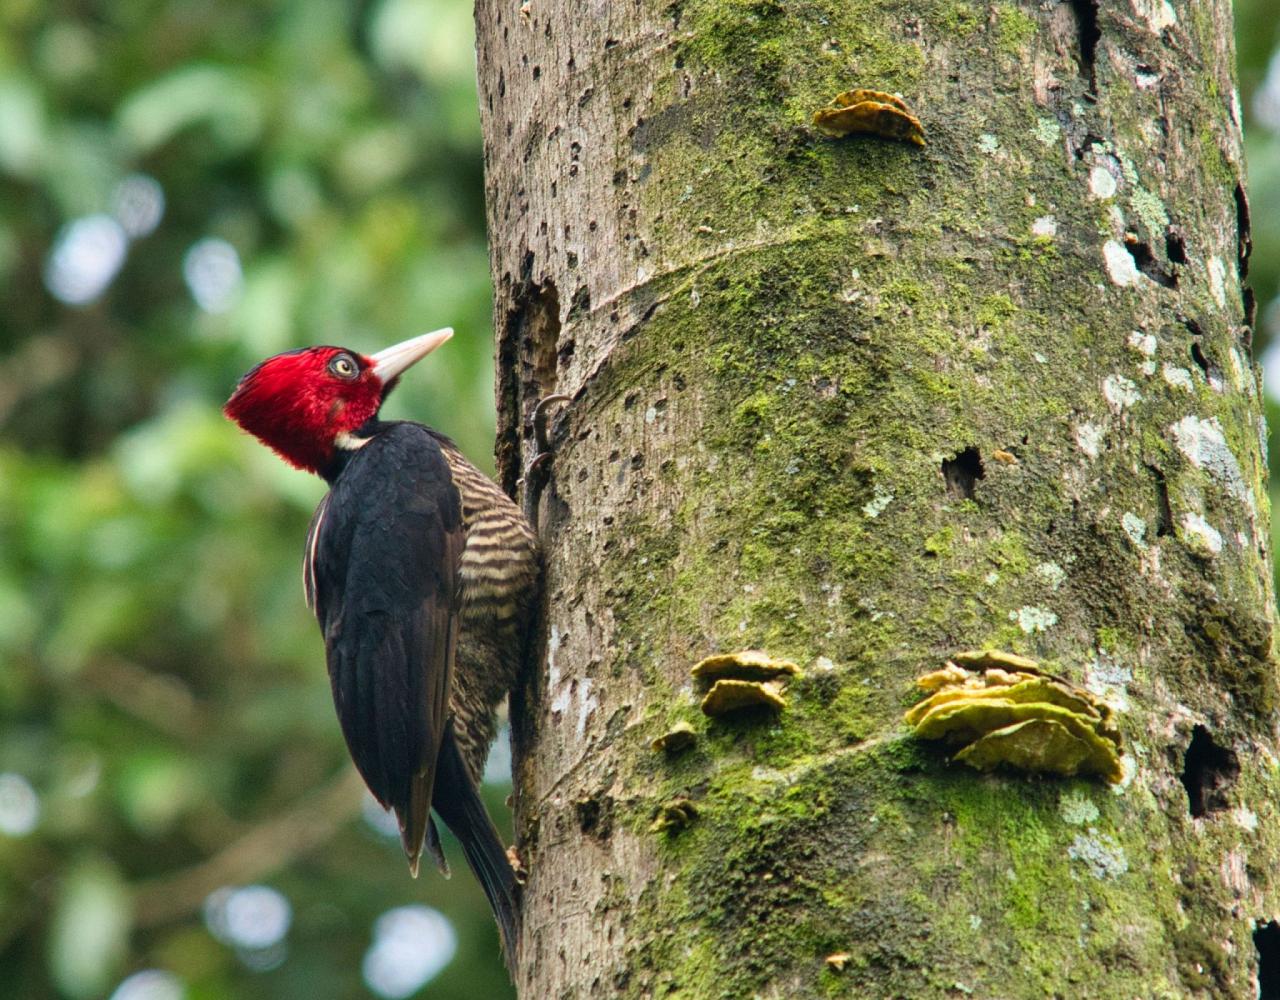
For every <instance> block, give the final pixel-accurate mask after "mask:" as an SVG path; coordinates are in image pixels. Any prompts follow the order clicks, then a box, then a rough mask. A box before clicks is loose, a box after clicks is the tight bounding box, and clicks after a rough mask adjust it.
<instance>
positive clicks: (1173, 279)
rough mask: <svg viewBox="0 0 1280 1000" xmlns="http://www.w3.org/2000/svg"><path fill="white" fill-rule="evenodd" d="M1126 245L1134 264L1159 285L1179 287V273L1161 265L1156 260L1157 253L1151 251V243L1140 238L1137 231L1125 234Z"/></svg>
mask: <svg viewBox="0 0 1280 1000" xmlns="http://www.w3.org/2000/svg"><path fill="white" fill-rule="evenodd" d="M1124 246H1125V249H1126V250H1128V251H1129V256H1130V257H1132V258H1133V263H1134V265H1135V266H1136V267H1137V268H1138V270H1139V271H1141V272H1142V273H1143V274H1145V275H1146V276H1147V277H1148V278H1150V279H1151V280H1152V281H1154V282H1155V283H1156V284H1157V285H1162V286H1163V287H1165V288H1177V287H1178V275H1177V274H1176V273H1174V272H1172V271H1166V270H1165V269H1164V268H1162V267H1161V266H1160V262H1159V261H1158V260H1156V255H1155V254H1154V253H1152V252H1151V244H1150V243H1145V242H1143V241H1142V240H1140V239H1139V238H1138V236H1137V234H1136V233H1125V234H1124Z"/></svg>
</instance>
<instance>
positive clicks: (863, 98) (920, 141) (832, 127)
mask: <svg viewBox="0 0 1280 1000" xmlns="http://www.w3.org/2000/svg"><path fill="white" fill-rule="evenodd" d="M813 124H814V125H815V126H816V127H817V129H818V131H819V132H821V133H823V135H829V136H832V137H833V138H841V137H843V136H846V135H853V134H855V133H858V134H863V135H878V136H881V137H883V138H885V139H899V140H901V141H902V142H909V143H912V144H914V145H916V146H923V145H924V126H923V125H921V124H920V120H919V119H918V118H916V116H915V115H913V114H912V113H911V109H910V108H908V107H907V104H906V102H905V101H904V100H902V98H900V97H897V96H895V95H893V94H886V93H883V92H882V91H879V90H863V89H858V90H847V91H845V92H844V93H842V94H837V95H836V96H835V97H834V98H832V100H831V102H830V103H829V104H828V105H827V106H826V107H825V108H820V109H819V110H818V111H815V112H814V115H813Z"/></svg>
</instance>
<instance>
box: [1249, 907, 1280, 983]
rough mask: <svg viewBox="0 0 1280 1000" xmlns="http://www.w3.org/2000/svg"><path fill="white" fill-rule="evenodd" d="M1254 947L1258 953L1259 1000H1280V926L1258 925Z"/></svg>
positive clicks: (1274, 923)
mask: <svg viewBox="0 0 1280 1000" xmlns="http://www.w3.org/2000/svg"><path fill="white" fill-rule="evenodd" d="M1253 947H1254V948H1255V949H1256V950H1257V952H1258V1000H1280V924H1277V923H1276V922H1275V921H1274V920H1268V921H1267V922H1266V923H1265V924H1258V926H1257V928H1256V929H1255V930H1254V932H1253Z"/></svg>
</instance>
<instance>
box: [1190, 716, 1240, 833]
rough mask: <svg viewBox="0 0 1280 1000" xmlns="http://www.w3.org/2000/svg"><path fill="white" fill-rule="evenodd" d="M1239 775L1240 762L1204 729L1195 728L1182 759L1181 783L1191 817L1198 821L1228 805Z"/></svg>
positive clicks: (1201, 727)
mask: <svg viewBox="0 0 1280 1000" xmlns="http://www.w3.org/2000/svg"><path fill="white" fill-rule="evenodd" d="M1239 775H1240V761H1239V759H1238V758H1237V757H1236V755H1235V753H1234V752H1233V751H1231V750H1230V749H1228V748H1227V747H1223V746H1219V745H1218V744H1217V743H1215V742H1214V739H1213V736H1212V734H1210V732H1209V730H1208V729H1206V728H1205V727H1204V726H1196V727H1195V729H1194V730H1192V733H1191V742H1190V743H1189V744H1188V745H1187V752H1186V755H1185V756H1184V758H1183V767H1182V784H1183V786H1184V787H1185V788H1186V790H1187V799H1188V800H1189V802H1190V805H1191V815H1192V816H1194V817H1196V818H1199V817H1201V816H1206V815H1208V814H1209V813H1215V812H1221V811H1222V810H1224V809H1226V808H1227V806H1228V804H1229V803H1228V792H1229V791H1230V790H1231V785H1232V784H1233V783H1234V782H1235V780H1236V778H1237V777H1239Z"/></svg>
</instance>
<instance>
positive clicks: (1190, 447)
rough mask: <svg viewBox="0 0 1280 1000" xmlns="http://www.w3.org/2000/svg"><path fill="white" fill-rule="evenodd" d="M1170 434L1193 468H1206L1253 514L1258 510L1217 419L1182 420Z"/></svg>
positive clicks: (1187, 418)
mask: <svg viewBox="0 0 1280 1000" xmlns="http://www.w3.org/2000/svg"><path fill="white" fill-rule="evenodd" d="M1169 431H1170V432H1171V433H1172V434H1173V440H1174V443H1175V444H1176V445H1177V446H1178V450H1179V451H1181V452H1182V453H1183V454H1184V455H1186V456H1187V458H1189V459H1190V460H1191V464H1192V465H1194V466H1195V467H1196V468H1197V469H1204V471H1205V472H1207V473H1209V475H1210V476H1211V477H1212V478H1213V479H1216V480H1217V481H1218V482H1219V483H1220V484H1221V485H1222V486H1223V487H1224V488H1225V489H1226V491H1227V492H1228V493H1230V494H1231V495H1232V496H1233V497H1235V498H1236V499H1237V500H1239V501H1240V502H1241V503H1243V504H1245V505H1246V506H1248V508H1249V510H1250V511H1251V512H1252V511H1254V510H1255V504H1254V499H1253V494H1252V493H1251V492H1250V491H1249V486H1248V484H1247V483H1246V482H1245V478H1244V473H1243V472H1241V471H1240V463H1239V462H1237V461H1236V456H1235V455H1234V454H1233V453H1232V451H1231V447H1230V446H1229V445H1228V444H1227V439H1226V436H1225V435H1224V434H1223V433H1222V425H1221V424H1220V423H1218V418H1217V417H1210V418H1209V419H1208V420H1203V419H1201V418H1200V417H1196V416H1187V417H1183V418H1182V419H1181V420H1179V421H1178V422H1177V423H1176V424H1174V425H1173V426H1172V427H1170V428H1169Z"/></svg>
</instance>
